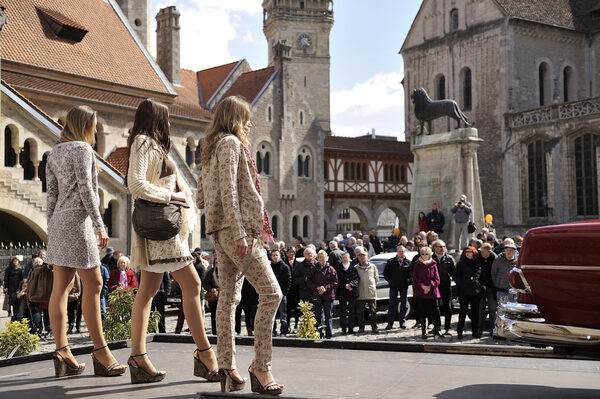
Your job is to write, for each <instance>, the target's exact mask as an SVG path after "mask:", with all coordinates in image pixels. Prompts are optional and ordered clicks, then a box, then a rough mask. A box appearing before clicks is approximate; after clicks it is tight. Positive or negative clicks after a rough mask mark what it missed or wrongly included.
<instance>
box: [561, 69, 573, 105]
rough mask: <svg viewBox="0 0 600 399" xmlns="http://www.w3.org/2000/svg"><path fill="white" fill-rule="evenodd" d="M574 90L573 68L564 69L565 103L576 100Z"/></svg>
mask: <svg viewBox="0 0 600 399" xmlns="http://www.w3.org/2000/svg"><path fill="white" fill-rule="evenodd" d="M573 90H574V87H573V68H571V67H570V66H568V67H565V69H563V100H564V101H565V102H567V101H573V100H575V96H574V95H573Z"/></svg>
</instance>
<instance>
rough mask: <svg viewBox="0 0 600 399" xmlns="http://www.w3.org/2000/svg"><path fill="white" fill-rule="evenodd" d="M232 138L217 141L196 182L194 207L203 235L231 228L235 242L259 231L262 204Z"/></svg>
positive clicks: (244, 155) (246, 160)
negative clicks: (201, 221) (203, 222)
mask: <svg viewBox="0 0 600 399" xmlns="http://www.w3.org/2000/svg"><path fill="white" fill-rule="evenodd" d="M247 154H248V152H247V151H244V145H243V144H242V142H241V141H240V140H239V139H238V138H237V137H235V136H234V135H231V134H228V135H226V136H224V137H223V138H222V139H220V140H219V142H218V143H217V146H216V148H215V153H214V154H213V156H212V158H211V159H210V163H209V164H208V166H207V167H204V169H202V176H201V177H200V180H199V181H198V192H197V196H196V205H197V206H198V208H199V209H204V213H205V218H206V233H207V234H212V233H214V232H216V231H219V230H221V229H225V228H231V229H232V230H233V232H234V234H233V236H234V238H235V239H236V240H238V239H240V238H243V237H246V236H255V235H257V234H258V233H260V232H261V231H262V229H263V221H264V218H263V215H264V213H263V208H264V202H263V199H262V197H261V196H260V194H259V193H258V191H257V190H256V186H255V184H254V183H255V181H256V171H255V170H254V167H253V163H252V159H250V158H249V157H248V155H247Z"/></svg>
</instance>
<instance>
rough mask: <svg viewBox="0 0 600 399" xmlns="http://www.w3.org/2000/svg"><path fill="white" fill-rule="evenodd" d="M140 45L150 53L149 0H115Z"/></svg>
mask: <svg viewBox="0 0 600 399" xmlns="http://www.w3.org/2000/svg"><path fill="white" fill-rule="evenodd" d="M116 2H117V4H118V5H119V7H121V11H123V14H125V16H126V17H127V21H128V22H129V24H130V25H131V27H132V28H133V30H134V31H135V33H137V35H138V37H139V39H140V41H141V42H142V45H143V46H144V47H145V48H146V50H148V51H150V0H116Z"/></svg>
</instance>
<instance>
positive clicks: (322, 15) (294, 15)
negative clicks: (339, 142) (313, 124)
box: [263, 0, 333, 134]
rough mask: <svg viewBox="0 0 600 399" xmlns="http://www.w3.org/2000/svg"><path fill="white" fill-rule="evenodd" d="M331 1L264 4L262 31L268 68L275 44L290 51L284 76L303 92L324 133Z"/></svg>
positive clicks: (271, 1) (327, 108) (327, 129)
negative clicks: (267, 45)
mask: <svg viewBox="0 0 600 399" xmlns="http://www.w3.org/2000/svg"><path fill="white" fill-rule="evenodd" d="M332 27H333V0H265V1H264V2H263V31H264V33H265V36H266V38H267V42H268V44H269V65H273V64H275V63H276V58H277V53H276V51H275V46H276V45H277V43H280V42H281V43H284V44H286V45H287V46H290V47H291V51H290V53H289V57H290V62H289V65H288V67H287V73H289V75H290V76H291V78H292V80H293V81H294V83H295V84H296V86H297V87H298V89H299V90H301V91H302V92H303V94H304V95H305V96H306V99H307V101H308V102H309V104H310V106H311V108H312V111H313V112H314V113H315V114H316V117H317V120H318V121H319V124H320V125H321V128H322V129H323V131H324V132H325V133H327V134H328V133H330V132H331V127H330V118H331V115H330V104H329V94H330V84H329V69H330V55H329V35H330V33H331V28H332Z"/></svg>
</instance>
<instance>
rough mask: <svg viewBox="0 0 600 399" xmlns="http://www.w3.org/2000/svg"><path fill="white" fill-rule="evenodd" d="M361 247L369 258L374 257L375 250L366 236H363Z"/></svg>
mask: <svg viewBox="0 0 600 399" xmlns="http://www.w3.org/2000/svg"><path fill="white" fill-rule="evenodd" d="M363 247H365V249H366V250H367V254H369V258H371V257H373V256H375V249H374V248H373V244H371V239H370V238H369V235H368V234H365V235H364V236H363Z"/></svg>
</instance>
